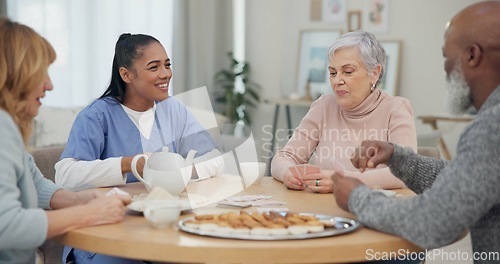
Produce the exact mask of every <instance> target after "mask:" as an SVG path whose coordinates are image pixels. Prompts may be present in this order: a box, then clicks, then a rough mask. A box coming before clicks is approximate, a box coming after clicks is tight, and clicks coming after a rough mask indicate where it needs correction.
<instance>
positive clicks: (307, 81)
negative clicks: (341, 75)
mask: <svg viewBox="0 0 500 264" xmlns="http://www.w3.org/2000/svg"><path fill="white" fill-rule="evenodd" d="M341 34H342V32H341V31H340V30H307V31H302V32H301V33H300V43H299V59H298V64H297V93H298V94H299V95H300V96H301V97H302V98H305V99H316V98H318V97H319V96H320V95H322V94H325V93H328V92H331V88H330V80H329V78H328V49H329V48H330V46H331V45H332V43H333V42H334V41H335V39H337V37H338V36H340V35H341Z"/></svg>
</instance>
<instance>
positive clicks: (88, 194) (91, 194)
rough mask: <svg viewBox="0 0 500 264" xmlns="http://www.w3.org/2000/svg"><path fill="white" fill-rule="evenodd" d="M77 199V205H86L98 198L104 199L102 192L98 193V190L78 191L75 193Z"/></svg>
mask: <svg viewBox="0 0 500 264" xmlns="http://www.w3.org/2000/svg"><path fill="white" fill-rule="evenodd" d="M75 195H76V197H77V202H76V204H75V205H77V204H86V203H88V202H90V201H92V200H94V199H96V198H99V197H104V193H103V191H100V190H98V189H89V190H84V191H79V192H76V193H75Z"/></svg>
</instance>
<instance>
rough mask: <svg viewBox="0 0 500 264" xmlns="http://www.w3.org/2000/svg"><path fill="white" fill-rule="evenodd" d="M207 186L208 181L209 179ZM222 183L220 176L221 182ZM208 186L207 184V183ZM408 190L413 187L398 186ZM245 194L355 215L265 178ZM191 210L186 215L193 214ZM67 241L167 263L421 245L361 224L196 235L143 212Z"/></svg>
mask: <svg viewBox="0 0 500 264" xmlns="http://www.w3.org/2000/svg"><path fill="white" fill-rule="evenodd" d="M205 182H207V183H208V185H206V183H205ZM219 182H220V181H219ZM190 185H191V187H192V188H191V190H192V191H199V192H200V193H203V192H206V191H207V189H210V188H214V185H213V184H210V183H209V181H204V182H197V183H190ZM207 186H208V188H207ZM119 187H120V188H121V189H123V190H125V191H127V192H129V193H132V194H138V193H141V192H144V191H145V189H144V187H143V186H142V184H140V183H132V184H127V185H124V186H119ZM399 192H400V193H402V194H403V195H410V194H411V191H409V190H400V191H399ZM243 193H244V194H265V195H272V196H273V199H275V200H279V201H285V202H286V203H287V205H286V206H287V207H288V208H289V209H290V210H291V211H296V212H311V213H317V214H329V215H336V216H344V217H350V218H354V216H353V215H352V214H350V213H347V212H345V211H342V210H341V209H339V208H338V207H337V205H336V203H335V200H334V197H333V196H332V195H331V194H316V193H308V192H302V191H292V190H288V189H287V188H286V187H285V186H284V185H283V184H282V183H280V182H278V181H276V180H274V179H273V178H271V177H265V178H264V179H263V181H262V183H261V184H260V185H253V186H250V187H249V188H247V189H245V190H244V192H243ZM219 210H228V209H219V208H218V207H214V206H207V207H203V208H198V209H195V210H194V212H195V213H207V212H210V213H214V212H217V213H220V212H219ZM192 213H193V212H192V211H187V212H186V213H185V214H183V215H181V218H182V217H188V216H191V215H192ZM55 240H56V241H58V242H60V243H63V244H65V245H71V246H74V247H77V248H81V249H85V250H88V251H94V252H98V253H102V254H108V255H117V256H122V257H126V258H133V259H144V260H152V261H168V262H191V263H192V262H197V263H334V262H351V261H363V260H365V258H366V256H367V254H366V251H367V250H368V249H371V250H373V252H397V251H398V250H409V251H410V252H415V251H421V249H420V248H419V247H417V246H415V245H413V244H411V243H409V242H408V241H406V240H404V239H402V238H399V237H396V236H393V235H389V234H385V233H381V232H378V231H374V230H371V229H368V228H364V227H361V228H360V229H358V230H356V231H354V232H352V233H349V234H344V235H340V236H334V237H326V238H314V239H307V240H287V241H245V240H233V239H222V238H212V237H204V236H198V235H194V234H189V233H185V232H182V231H179V230H178V229H177V227H173V228H168V229H153V228H151V227H150V226H149V225H148V223H147V222H146V220H145V219H144V217H143V216H142V215H141V214H137V213H129V214H127V215H126V217H125V220H124V221H123V222H122V223H119V224H113V225H105V226H97V227H88V228H81V229H77V230H73V231H70V232H69V233H67V234H65V235H62V236H59V237H56V238H55Z"/></svg>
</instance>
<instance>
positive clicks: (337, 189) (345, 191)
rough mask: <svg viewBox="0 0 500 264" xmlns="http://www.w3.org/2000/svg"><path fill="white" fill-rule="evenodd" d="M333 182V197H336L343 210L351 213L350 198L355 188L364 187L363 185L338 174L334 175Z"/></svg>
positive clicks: (358, 181)
mask: <svg viewBox="0 0 500 264" xmlns="http://www.w3.org/2000/svg"><path fill="white" fill-rule="evenodd" d="M332 181H333V195H334V196H335V200H336V201H337V205H338V206H339V207H340V208H342V209H343V210H345V211H349V206H348V204H349V196H350V195H351V192H352V190H354V188H356V187H358V186H359V185H362V184H363V183H362V182H361V181H360V180H358V179H356V178H351V177H345V176H343V175H339V174H338V173H334V174H333V175H332Z"/></svg>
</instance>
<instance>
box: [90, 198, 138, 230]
mask: <svg viewBox="0 0 500 264" xmlns="http://www.w3.org/2000/svg"><path fill="white" fill-rule="evenodd" d="M131 201H132V198H131V197H130V195H111V196H108V197H100V198H96V199H93V200H91V201H90V202H89V203H87V204H86V205H84V206H85V211H86V212H87V213H88V214H89V223H88V225H91V226H93V225H104V224H112V223H118V222H121V221H123V218H124V216H125V206H126V205H127V204H129V203H130V202H131Z"/></svg>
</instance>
